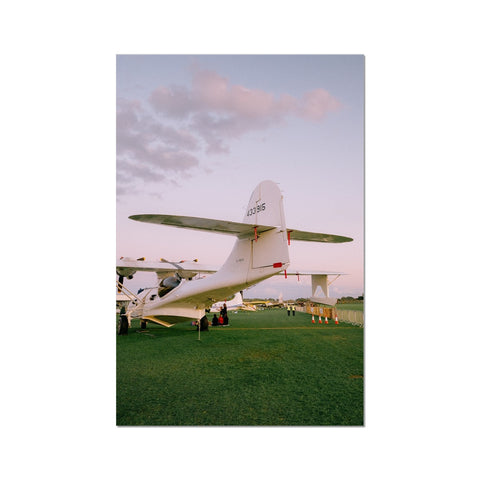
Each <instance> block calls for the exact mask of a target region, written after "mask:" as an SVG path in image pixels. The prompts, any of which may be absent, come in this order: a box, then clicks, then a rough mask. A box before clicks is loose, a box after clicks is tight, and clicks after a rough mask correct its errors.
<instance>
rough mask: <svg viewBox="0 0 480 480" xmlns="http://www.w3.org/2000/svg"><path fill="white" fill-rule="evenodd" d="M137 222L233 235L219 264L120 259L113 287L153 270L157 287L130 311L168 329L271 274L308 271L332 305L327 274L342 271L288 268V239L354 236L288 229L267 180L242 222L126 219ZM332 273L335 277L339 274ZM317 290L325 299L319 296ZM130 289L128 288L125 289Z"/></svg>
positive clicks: (319, 299)
mask: <svg viewBox="0 0 480 480" xmlns="http://www.w3.org/2000/svg"><path fill="white" fill-rule="evenodd" d="M129 218H130V219H132V220H135V221H138V222H146V223H151V224H157V225H166V226H171V227H176V228H186V229H190V230H196V231H207V232H213V233H218V234H223V235H233V236H235V237H236V238H237V239H236V242H235V243H234V246H233V249H232V251H231V253H230V255H229V256H228V258H227V259H226V261H225V263H224V264H223V265H222V266H221V267H220V268H219V269H216V268H215V267H211V266H208V265H202V264H200V263H198V261H197V260H192V261H182V262H170V261H167V260H165V259H161V260H160V261H154V262H152V261H146V260H145V259H144V258H139V259H132V258H128V257H121V258H120V259H119V260H118V261H117V265H116V271H117V275H118V280H117V287H118V290H119V291H124V290H125V287H124V286H123V281H124V278H133V275H134V274H135V273H136V272H137V271H142V272H155V273H156V275H157V280H158V282H157V285H156V287H155V288H152V289H149V291H148V294H146V295H143V297H142V298H136V299H135V300H133V301H132V304H134V308H135V310H134V311H130V315H132V316H133V317H134V318H141V319H142V322H153V323H157V324H159V325H163V326H165V327H171V326H173V325H175V324H177V323H180V322H186V321H192V320H194V321H198V322H200V321H201V320H202V319H203V320H205V318H204V317H205V311H206V310H207V309H210V308H211V307H212V305H214V304H215V303H217V302H224V301H227V300H229V299H232V298H234V296H235V294H237V293H238V292H240V291H243V290H245V289H246V288H248V287H251V286H253V285H256V284H257V283H259V282H261V281H263V280H266V279H267V278H270V277H272V276H274V275H285V277H287V276H288V275H310V276H311V278H312V297H311V298H310V300H311V301H312V302H315V303H323V304H327V305H334V304H335V303H336V301H337V299H336V298H332V297H329V294H328V287H329V285H330V283H331V282H329V281H328V278H329V276H331V275H336V276H337V277H338V276H339V275H342V273H340V272H323V271H315V272H314V271H312V272H298V271H295V272H293V271H292V272H289V271H288V267H289V265H290V258H289V251H288V250H289V249H288V246H289V245H290V242H291V241H306V242H322V243H344V242H351V241H353V239H352V238H349V237H345V236H341V235H332V234H327V233H316V232H305V231H300V230H295V229H292V228H289V227H287V225H286V222H285V214H284V208H283V195H282V193H281V191H280V188H279V187H278V185H277V184H276V183H274V182H273V181H271V180H265V181H263V182H261V183H260V184H259V185H257V187H256V188H255V189H254V191H253V193H252V195H251V196H250V200H249V202H248V206H247V209H246V212H245V214H244V218H243V221H242V222H232V221H226V220H215V219H211V218H200V217H187V216H177V215H165V214H140V215H132V216H130V217H129ZM337 277H336V278H337ZM319 289H321V290H322V291H323V295H324V296H323V297H319V296H318V295H319V293H318V292H319ZM129 293H131V292H129Z"/></svg>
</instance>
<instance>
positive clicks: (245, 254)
mask: <svg viewBox="0 0 480 480" xmlns="http://www.w3.org/2000/svg"><path fill="white" fill-rule="evenodd" d="M243 224H244V225H247V226H248V225H251V227H250V228H248V227H247V230H246V231H245V233H243V234H240V235H238V238H237V241H236V243H235V245H234V247H233V250H232V252H231V254H230V256H229V257H228V259H227V261H226V262H225V264H224V265H223V267H222V268H221V269H220V271H219V273H220V272H225V273H227V272H228V274H232V273H233V272H240V274H241V275H243V277H244V278H245V283H246V284H249V285H251V284H252V283H256V282H257V281H260V280H262V279H264V278H267V277H269V276H271V275H273V274H275V273H277V272H279V271H281V270H284V269H285V268H287V267H288V264H289V262H290V260H289V256H288V242H287V229H286V226H285V214H284V210H283V196H282V194H281V192H280V189H279V188H278V186H277V185H276V184H275V183H274V182H272V181H270V180H266V181H263V182H261V183H260V184H259V185H258V186H257V187H256V188H255V190H254V191H253V193H252V195H251V196H250V200H249V202H248V206H247V210H246V212H245V216H244V219H243ZM259 225H269V226H270V228H269V229H268V230H263V229H262V230H260V229H259V228H258V226H259Z"/></svg>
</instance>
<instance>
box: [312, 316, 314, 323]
mask: <svg viewBox="0 0 480 480" xmlns="http://www.w3.org/2000/svg"><path fill="white" fill-rule="evenodd" d="M312 323H315V315H312Z"/></svg>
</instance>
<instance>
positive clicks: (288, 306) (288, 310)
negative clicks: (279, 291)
mask: <svg viewBox="0 0 480 480" xmlns="http://www.w3.org/2000/svg"><path fill="white" fill-rule="evenodd" d="M287 315H288V316H290V305H287Z"/></svg>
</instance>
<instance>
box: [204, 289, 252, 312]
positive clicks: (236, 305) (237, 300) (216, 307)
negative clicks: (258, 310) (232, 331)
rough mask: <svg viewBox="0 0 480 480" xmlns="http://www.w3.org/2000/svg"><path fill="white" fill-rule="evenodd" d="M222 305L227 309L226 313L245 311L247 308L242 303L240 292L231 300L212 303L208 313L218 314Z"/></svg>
mask: <svg viewBox="0 0 480 480" xmlns="http://www.w3.org/2000/svg"><path fill="white" fill-rule="evenodd" d="M224 305H225V306H226V307H227V311H228V312H230V311H234V310H245V309H246V308H247V307H246V305H245V304H244V303H243V297H242V294H241V292H237V293H236V294H235V296H234V297H233V298H232V299H231V300H227V301H223V302H216V303H214V304H213V305H212V306H211V307H210V311H211V312H214V313H217V312H220V310H221V309H222V308H223V306H224Z"/></svg>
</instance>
